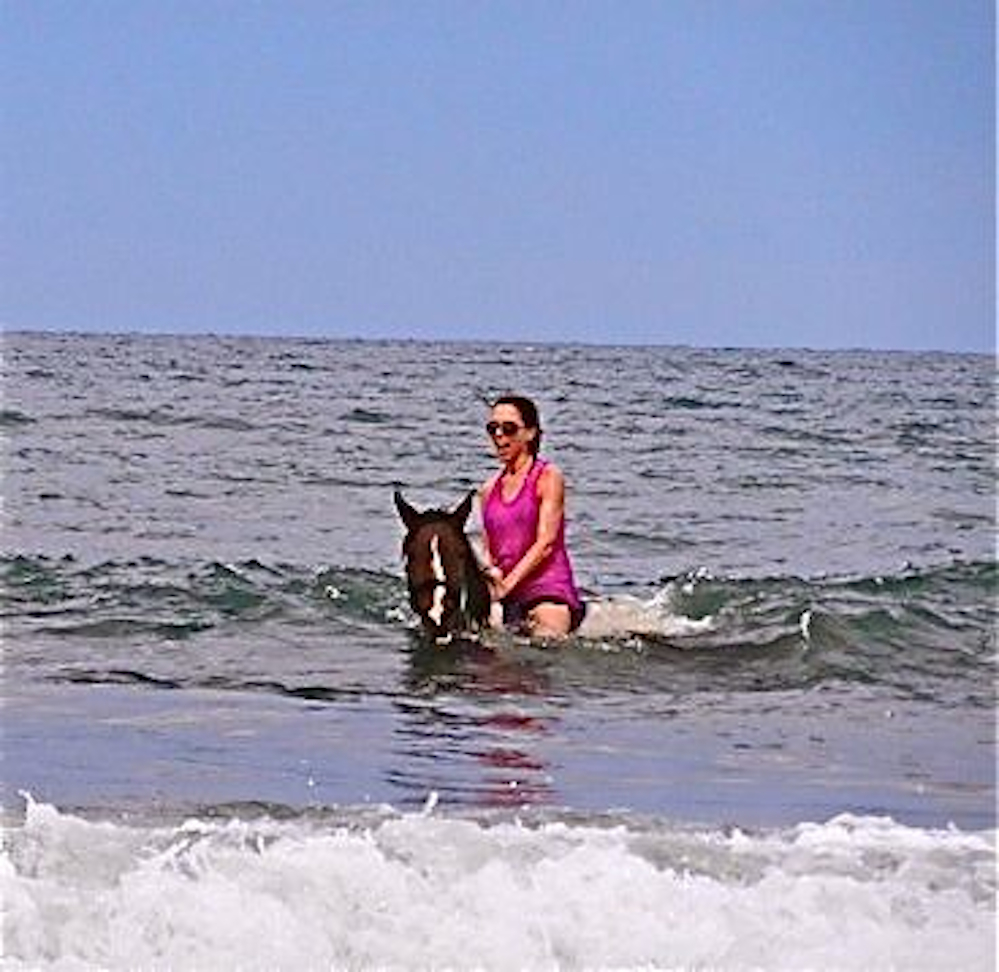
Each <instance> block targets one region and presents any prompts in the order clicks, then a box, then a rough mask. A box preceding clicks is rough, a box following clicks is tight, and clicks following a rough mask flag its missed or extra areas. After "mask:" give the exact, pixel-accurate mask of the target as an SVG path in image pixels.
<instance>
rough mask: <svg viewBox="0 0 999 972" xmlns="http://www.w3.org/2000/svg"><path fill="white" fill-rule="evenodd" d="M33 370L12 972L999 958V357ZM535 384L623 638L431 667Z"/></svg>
mask: <svg viewBox="0 0 999 972" xmlns="http://www.w3.org/2000/svg"><path fill="white" fill-rule="evenodd" d="M3 350H4V400H3V406H2V413H0V426H2V430H3V433H4V448H5V452H4V501H5V507H4V515H5V519H4V530H3V550H4V554H3V559H2V569H3V581H4V586H3V599H4V605H3V610H4V628H3V635H4V672H3V686H4V698H3V710H2V724H3V774H2V776H3V822H4V849H3V856H2V860H0V894H2V901H3V941H2V945H3V967H4V968H11V969H36V968H53V969H94V968H113V969H133V968H162V969H167V968H169V969H188V968H191V969H194V968H197V969H214V968H244V969H265V968H266V969H275V968H288V969H292V968H294V969H303V968H304V969H312V968H315V969H329V968H336V969H341V968H343V969H366V968H400V969H402V968H488V969H510V968H529V969H582V968H723V969H749V968H767V969H770V968H775V969H785V968H786V969H792V968H793V969H799V968H815V969H821V968H848V969H871V968H898V969H913V968H926V969H954V968H961V969H991V968H992V966H993V963H994V961H995V893H996V871H995V867H996V854H995V803H994V800H995V762H994V760H995V723H994V711H995V710H994V703H995V695H994V691H995V690H994V684H995V683H994V675H995V671H994V663H995V648H996V640H995V634H994V624H995V596H996V570H995V559H994V535H993V527H994V517H995V506H994V502H995V481H994V459H995V455H994V439H993V434H994V428H993V427H994V399H993V382H994V364H993V362H992V360H991V359H989V358H987V357H982V356H962V355H943V354H882V353H866V352H840V353H818V352H803V351H780V352H764V351H755V352H750V351H737V350H725V351H723V350H719V351H699V350H691V349H675V348H641V349H637V348H636V349H621V348H598V347H576V346H537V347H528V346H524V345H503V344H491V345H485V344H482V345H477V344H448V345H444V344H428V343H413V342H386V343H374V342H333V341H305V340H278V339H248V338H247V339H237V338H219V337H187V338H180V337H139V336H80V335H39V334H8V335H6V336H5V339H4V349H3ZM510 390H514V391H519V392H524V393H527V394H529V395H532V396H533V397H535V398H536V399H537V401H538V402H539V404H540V405H541V408H542V414H543V417H544V424H545V442H544V451H545V453H546V454H547V455H548V456H549V457H550V458H551V459H553V460H554V461H555V462H557V463H558V464H559V466H560V467H561V468H562V469H563V470H564V472H565V474H566V478H567V480H568V483H569V492H568V516H569V544H570V548H571V551H572V553H573V556H574V559H575V564H576V569H577V574H578V579H579V580H580V582H581V584H582V585H583V587H585V588H586V590H587V592H588V596H589V597H590V598H591V600H592V601H593V602H594V604H595V605H596V607H595V609H594V611H593V614H592V619H593V622H594V624H595V625H596V626H595V627H591V629H590V634H589V636H588V637H587V638H585V639H578V638H577V639H574V640H572V641H571V642H570V643H568V644H566V645H564V646H560V647H553V646H543V645H532V644H530V643H528V642H525V641H524V640H522V639H518V638H515V637H512V636H509V635H490V636H489V637H487V638H485V639H483V640H482V641H480V642H478V643H465V644H460V645H457V646H451V647H449V648H447V649H445V650H441V649H437V648H430V647H428V646H425V645H423V644H421V642H420V640H419V638H418V637H417V635H416V632H415V631H414V629H413V619H412V616H411V614H410V612H409V609H408V606H407V598H406V591H405V584H404V581H403V578H402V570H401V561H400V556H399V543H400V540H401V535H402V529H401V526H400V524H399V523H398V521H397V520H396V518H395V513H394V509H393V506H392V501H391V494H392V490H393V488H395V487H396V486H400V487H402V488H403V489H404V491H405V493H406V495H407V497H408V498H409V499H410V501H411V502H413V503H414V505H417V506H428V505H434V506H453V505H457V503H458V502H459V501H460V500H461V499H462V498H463V496H464V494H465V493H466V492H467V490H468V489H470V488H472V487H473V486H474V485H475V484H476V483H478V482H479V481H481V479H483V478H484V477H485V476H486V475H487V474H488V473H489V472H490V471H491V469H493V468H494V460H493V459H492V457H491V455H490V452H489V448H488V442H487V441H486V439H485V436H484V433H483V432H482V424H483V422H484V419H485V412H486V408H485V405H484V401H485V400H487V399H488V398H489V397H490V396H493V395H497V394H500V393H503V392H506V391H510ZM598 622H599V623H598Z"/></svg>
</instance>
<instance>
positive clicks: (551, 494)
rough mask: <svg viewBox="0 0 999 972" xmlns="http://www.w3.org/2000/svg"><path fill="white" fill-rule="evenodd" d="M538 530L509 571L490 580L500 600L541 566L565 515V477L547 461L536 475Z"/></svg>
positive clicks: (555, 538) (551, 549)
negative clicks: (493, 581) (547, 464)
mask: <svg viewBox="0 0 999 972" xmlns="http://www.w3.org/2000/svg"><path fill="white" fill-rule="evenodd" d="M538 500H539V506H538V533H537V536H536V537H535V538H534V543H532V544H531V546H530V547H528V548H527V551H526V552H525V553H524V556H523V557H521V558H520V560H519V561H518V562H517V564H516V565H515V566H514V567H513V569H512V570H511V571H510V573H509V574H507V575H506V576H505V577H503V578H502V579H501V580H500V581H499V582H498V583H496V584H494V587H493V591H494V596H495V597H496V599H497V600H502V599H503V598H505V597H506V596H507V595H509V594H510V593H511V592H512V591H513V590H515V589H516V587H517V586H518V585H519V584H521V583H522V582H523V581H524V580H525V579H526V578H528V577H529V576H530V575H531V573H532V572H533V571H534V570H536V569H537V568H538V567H540V566H541V564H543V563H544V562H545V561H546V560H547V559H548V558H549V557H550V556H551V554H552V551H553V550H554V549H555V541H556V540H557V539H558V533H559V530H560V529H561V527H562V518H563V517H564V516H565V478H564V477H563V475H562V473H561V471H560V470H559V469H557V468H556V467H555V466H552V465H549V466H547V467H546V468H545V470H544V471H543V472H542V473H541V475H540V476H539V477H538Z"/></svg>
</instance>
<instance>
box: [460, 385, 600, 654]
mask: <svg viewBox="0 0 999 972" xmlns="http://www.w3.org/2000/svg"><path fill="white" fill-rule="evenodd" d="M486 432H487V434H488V435H489V437H490V439H491V440H492V444H493V448H494V449H495V451H496V456H497V458H498V459H499V461H500V463H501V464H502V468H501V469H500V471H499V472H498V473H496V474H495V475H494V476H491V477H490V478H489V479H488V480H486V482H485V483H483V484H482V487H481V488H480V490H479V504H480V508H481V510H482V525H483V528H484V530H485V538H486V559H487V565H488V567H487V573H488V575H489V579H490V584H491V587H492V595H493V600H495V601H500V602H502V604H503V620H504V622H505V623H506V624H508V625H511V626H515V627H523V628H525V629H526V630H527V633H528V634H529V635H531V636H536V637H562V636H564V635H567V634H569V632H570V631H572V630H574V629H575V628H576V627H578V626H579V623H580V622H581V621H582V619H583V610H584V609H583V602H582V600H581V599H580V596H579V591H578V589H577V588H576V582H575V579H574V578H573V573H572V564H571V563H570V561H569V555H568V553H567V551H566V548H565V518H564V511H565V479H564V478H563V476H562V473H561V472H560V471H559V469H558V468H557V467H556V466H554V465H553V464H552V463H550V462H548V461H547V460H545V459H542V458H541V457H540V456H539V455H538V452H539V449H540V446H541V422H540V419H539V417H538V410H537V407H536V406H535V405H534V403H533V402H532V401H531V400H530V399H528V398H522V397H521V396H519V395H506V396H504V397H503V398H500V399H499V400H498V401H497V402H496V403H495V405H493V407H492V411H491V414H490V418H489V422H488V423H487V424H486Z"/></svg>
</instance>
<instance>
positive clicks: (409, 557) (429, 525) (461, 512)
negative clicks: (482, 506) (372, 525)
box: [395, 490, 491, 643]
mask: <svg viewBox="0 0 999 972" xmlns="http://www.w3.org/2000/svg"><path fill="white" fill-rule="evenodd" d="M473 495H474V494H473V493H469V494H468V496H466V497H465V499H464V500H463V501H462V502H461V503H460V504H459V506H458V507H457V508H456V509H455V510H453V511H452V512H448V511H446V510H425V511H423V512H422V513H421V512H418V511H417V510H414V509H413V507H412V506H410V505H409V504H408V503H407V502H406V501H405V500H404V499H403V497H402V494H401V493H400V492H399V491H398V490H396V492H395V506H396V509H397V510H398V511H399V516H400V517H401V518H402V522H403V523H404V524H405V526H406V531H407V532H406V538H405V539H404V540H403V543H402V552H403V556H404V558H405V561H406V580H407V583H408V584H409V603H410V604H411V605H412V607H413V610H414V611H415V612H416V613H417V614H418V615H419V616H420V621H421V622H422V624H423V630H424V631H425V632H426V634H427V636H428V637H430V638H432V639H433V640H434V641H436V642H438V643H444V642H448V641H450V640H451V638H452V637H454V636H455V635H458V634H462V633H465V632H474V631H478V630H479V629H480V628H483V627H485V626H486V624H487V623H488V619H489V608H490V603H491V602H490V597H489V588H488V586H487V584H486V581H485V578H484V577H483V574H482V567H481V566H480V565H479V561H478V558H477V557H476V556H475V551H473V550H472V545H471V544H470V543H469V542H468V537H466V536H465V522H466V521H467V520H468V514H469V513H470V512H471V510H472V497H473Z"/></svg>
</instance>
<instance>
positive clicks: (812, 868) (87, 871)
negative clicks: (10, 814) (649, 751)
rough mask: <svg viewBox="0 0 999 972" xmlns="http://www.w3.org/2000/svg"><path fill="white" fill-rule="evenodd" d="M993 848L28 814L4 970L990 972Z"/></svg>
mask: <svg viewBox="0 0 999 972" xmlns="http://www.w3.org/2000/svg"><path fill="white" fill-rule="evenodd" d="M994 836H995V835H994V834H993V833H965V832H960V831H957V830H953V829H950V830H934V831H929V830H920V829H913V828H909V827H904V826H901V825H899V824H896V823H893V822H892V821H890V820H887V819H880V818H859V817H850V816H842V817H837V818H835V819H834V820H831V821H829V822H827V823H824V824H802V825H799V826H797V827H794V828H790V829H787V830H780V831H767V832H762V833H744V832H740V831H724V830H718V829H693V828H690V827H678V826H675V825H670V824H667V823H665V822H662V821H631V822H630V823H629V825H628V826H624V825H623V824H622V823H621V822H620V821H616V820H613V819H607V818H600V819H598V818H594V819H592V820H589V821H582V822H581V821H578V820H577V821H570V820H568V819H563V820H551V819H549V820H548V821H547V822H546V821H541V820H538V821H534V822H533V823H531V824H524V823H521V822H518V821H516V820H513V819H509V818H505V819H498V818H469V817H454V816H440V815H433V814H432V813H430V812H429V811H426V812H424V813H422V814H412V815H402V814H397V813H394V812H391V811H389V810H385V811H384V812H381V813H373V812H371V811H368V812H361V811H358V812H356V813H355V814H353V815H351V814H350V813H345V814H340V815H338V816H337V817H335V818H334V817H330V818H327V819H322V818H296V819H292V820H282V821H275V820H260V819H257V820H252V821H247V820H228V821H217V820H211V819H192V820H189V821H187V822H186V823H184V824H182V825H179V826H155V827H154V826H148V825H147V826H133V825H127V824H122V823H111V822H92V821H88V820H84V819H80V818H78V817H74V816H72V815H70V814H67V813H63V812H60V811H58V810H57V809H55V808H53V807H51V806H47V805H44V804H39V803H34V802H31V801H29V803H28V806H27V809H26V813H25V817H24V820H23V822H19V823H16V824H14V825H13V826H11V827H9V828H8V829H7V832H6V839H5V849H4V854H3V859H2V862H0V887H2V891H3V908H4V941H3V949H4V956H5V958H4V961H3V963H2V967H3V968H5V969H28V968H31V969H36V968H42V969H46V968H47V969H90V968H109V969H132V968H139V967H142V968H145V969H164V968H171V969H178V970H179V969H192V968H204V969H207V968H221V967H226V968H242V969H263V968H268V969H329V968H336V969H362V968H372V967H378V968H390V969H402V968H431V967H432V968H470V967H474V968H484V969H510V968H525V969H578V968H609V967H616V968H621V967H628V968H705V967H710V968H718V969H748V968H767V969H790V968H803V967H807V968H813V969H821V968H831V967H835V968H839V969H865V970H866V969H871V968H899V969H902V968H905V969H917V968H918V969H954V968H960V969H963V970H975V969H983V970H985V969H991V968H992V965H993V959H994V955H995V924H994V921H995V910H994V909H995V906H994V902H995V847H994Z"/></svg>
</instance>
